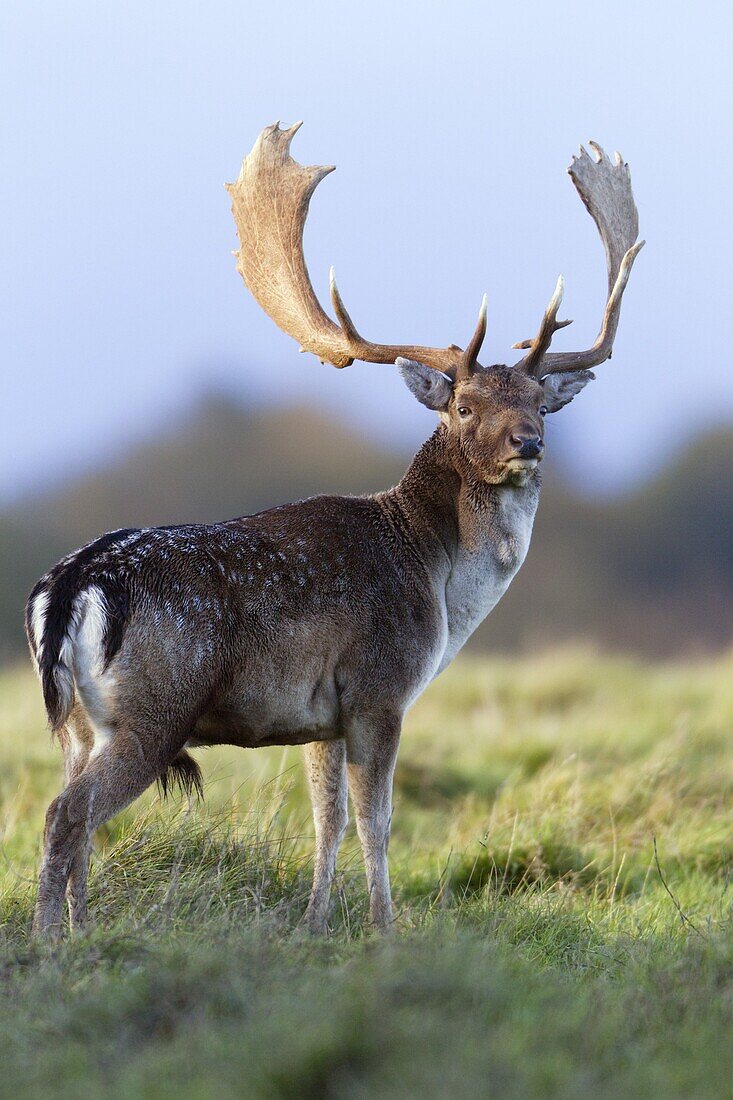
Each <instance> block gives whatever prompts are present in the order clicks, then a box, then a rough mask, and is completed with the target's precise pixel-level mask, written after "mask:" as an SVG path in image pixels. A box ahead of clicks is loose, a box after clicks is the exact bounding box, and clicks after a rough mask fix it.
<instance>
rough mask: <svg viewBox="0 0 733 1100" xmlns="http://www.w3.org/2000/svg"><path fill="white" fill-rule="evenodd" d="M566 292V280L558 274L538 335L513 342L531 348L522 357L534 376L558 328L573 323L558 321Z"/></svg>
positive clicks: (526, 368) (515, 346)
mask: <svg viewBox="0 0 733 1100" xmlns="http://www.w3.org/2000/svg"><path fill="white" fill-rule="evenodd" d="M564 293H565V280H564V279H563V277H562V275H558V277H557V283H556V284H555V290H554V292H553V295H552V297H551V298H550V301H549V302H548V304H547V309H546V310H545V315H544V317H543V318H542V324H541V325H540V327H539V330H538V332H537V335H536V336H535V337H534V339H532V340H522V342H521V343H520V344H512V347H514V348H529V349H530V351H529V355H525V357H524V359H522V361H521V366H522V367H523V369H524V370H526V372H527V374H531V375H532V376H533V377H539V374H538V371H539V369H540V367H541V363H542V359H543V357H544V355H545V354H546V353H547V349H548V348H549V346H550V344H551V343H552V337H553V336H554V335H555V333H556V332H557V330H558V329H560V328H566V327H567V326H568V325H572V323H573V322H572V321H571V320H567V321H558V319H557V311H558V310H559V308H560V305H561V303H562V298H563V294H564Z"/></svg>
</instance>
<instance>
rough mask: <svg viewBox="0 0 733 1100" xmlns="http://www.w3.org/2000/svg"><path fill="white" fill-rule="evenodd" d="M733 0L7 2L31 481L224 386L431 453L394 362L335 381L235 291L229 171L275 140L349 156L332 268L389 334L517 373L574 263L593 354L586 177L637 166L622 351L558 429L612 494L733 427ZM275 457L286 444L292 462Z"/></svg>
mask: <svg viewBox="0 0 733 1100" xmlns="http://www.w3.org/2000/svg"><path fill="white" fill-rule="evenodd" d="M732 29H733V7H731V5H730V4H729V3H723V2H712V3H704V2H703V3H700V4H696V5H689V4H686V3H678V2H673V3H661V2H660V3H639V2H638V0H637V2H636V3H630V2H627V0H619V2H616V3H614V4H613V5H607V4H603V5H601V4H591V3H588V2H587V0H585V2H582V3H578V2H575V0H569V2H568V0H566V2H565V3H564V4H562V5H556V4H548V3H533V2H527V0H525V2H524V3H522V4H521V5H519V4H507V3H504V4H501V5H499V4H495V3H479V2H468V0H466V2H456V0H454V2H452V3H450V4H448V3H430V2H427V3H426V2H423V3H419V4H418V3H413V2H396V0H391V2H385V0H371V2H369V3H364V4H348V3H344V2H341V3H323V2H313V0H310V2H308V3H302V2H301V3H291V2H288V3H276V2H271V3H267V4H264V3H257V4H251V3H248V2H247V0H239V2H238V3H231V2H229V0H209V2H207V3H206V4H204V3H198V4H194V3H184V2H180V0H177V2H176V3H173V2H170V0H164V2H155V0H144V2H141V0H126V2H125V3H124V4H113V5H112V4H110V5H102V4H99V3H98V2H96V3H92V2H88V3H80V2H75V0H62V2H33V0H22V2H21V0H8V2H6V3H4V4H3V5H2V10H1V11H0V49H1V51H2V58H0V91H1V92H2V100H1V102H2V118H1V126H2V132H1V137H2V148H3V154H4V168H3V172H2V175H1V176H0V199H1V205H0V209H1V210H2V218H3V262H2V301H3V311H2V312H3V338H2V344H3V351H4V356H3V357H4V371H3V374H4V382H3V389H2V394H3V403H2V413H1V415H2V431H1V432H0V447H2V456H1V458H0V496H3V497H4V498H5V499H7V498H8V497H10V496H12V495H16V494H17V493H18V492H19V491H21V490H23V489H24V488H27V487H32V486H35V487H37V486H39V485H43V484H44V483H45V482H46V481H48V480H49V479H54V480H57V479H58V478H59V477H61V476H63V475H64V474H65V473H71V472H73V471H75V470H79V469H83V468H84V467H85V465H88V464H90V463H92V462H94V461H98V460H99V458H100V457H101V456H103V455H105V454H106V453H108V452H110V451H114V450H117V449H119V448H120V447H121V446H123V445H124V444H125V442H126V441H127V440H129V439H130V438H139V437H141V436H143V435H144V434H145V433H146V432H149V431H150V430H152V428H153V427H154V426H155V425H156V424H157V423H158V422H160V421H161V420H162V419H164V418H165V417H171V416H172V415H174V414H175V413H176V411H177V410H179V409H180V408H181V407H182V406H186V405H187V404H189V403H190V402H191V401H192V400H193V399H194V397H195V395H196V394H197V393H200V392H201V391H202V390H204V389H206V388H207V387H216V388H226V389H229V390H231V391H232V392H234V393H236V394H240V395H241V396H242V397H243V398H244V399H245V400H247V401H248V402H250V403H251V404H252V405H253V407H256V406H258V405H260V406H263V407H265V408H272V407H274V406H276V405H278V404H280V403H282V402H285V401H287V400H303V399H308V400H311V401H312V402H314V403H316V404H317V405H319V406H320V407H321V408H322V409H325V410H326V411H327V413H328V415H329V416H331V417H333V418H335V419H336V420H337V421H338V420H342V419H346V420H347V421H348V422H350V423H352V424H353V425H354V430H355V431H358V430H364V431H367V432H369V433H372V434H373V435H375V437H376V438H378V439H379V438H382V439H385V440H387V441H389V442H390V443H391V445H393V446H397V447H399V448H400V449H402V450H405V451H407V450H408V449H409V448H411V447H413V446H414V445H416V444H418V443H419V441H420V440H421V439H422V438H424V437H425V436H427V435H428V434H429V432H430V431H431V430H432V425H433V423H434V417H433V414H430V413H428V412H427V411H426V410H424V409H422V408H421V407H420V406H419V405H417V403H416V402H415V401H414V399H413V398H411V397H410V395H409V394H408V392H407V391H406V390H405V389H404V387H403V385H402V383H401V382H400V380H399V378H398V377H397V372H396V371H395V370H394V369H392V368H389V367H384V366H376V365H355V366H353V367H351V368H349V369H348V370H344V371H336V370H334V369H333V368H331V367H328V366H321V365H320V364H319V363H318V362H317V360H315V359H314V358H313V357H309V356H304V355H300V354H299V353H298V349H297V346H296V345H295V343H294V342H293V341H292V340H290V339H289V338H288V337H286V336H284V335H283V334H281V333H279V332H278V331H277V329H276V328H275V326H274V325H273V324H272V322H271V321H270V320H269V319H268V318H267V317H266V316H265V315H264V314H263V313H261V311H260V310H259V307H258V306H257V305H256V303H255V302H254V301H253V300H252V299H251V298H250V297H249V295H248V294H247V293H246V291H245V289H244V286H243V284H242V283H241V280H240V278H239V276H238V275H237V274H236V271H235V265H234V260H233V258H232V256H231V251H232V249H233V248H234V247H235V246H236V240H235V235H234V227H233V222H232V219H231V214H230V210H229V200H228V196H227V194H226V192H225V191H224V187H223V184H224V182H225V181H227V180H232V179H234V178H236V175H237V172H238V169H239V165H240V162H241V159H242V157H243V155H244V154H245V153H247V152H248V151H249V149H250V148H251V146H252V144H253V142H254V139H255V138H256V136H257V134H258V132H259V131H260V130H261V129H262V127H263V126H265V125H267V124H268V123H270V122H272V121H274V120H275V119H278V118H279V119H282V121H283V124H290V123H291V122H293V121H295V120H296V119H299V118H302V119H304V120H305V125H304V126H303V129H302V130H301V132H300V133H299V134H298V136H297V137H296V139H295V142H294V145H293V150H292V152H293V155H294V156H295V157H296V159H298V160H300V161H302V162H304V163H320V164H329V163H333V164H336V165H337V166H338V170H337V172H335V173H334V174H333V175H331V176H329V177H328V178H327V179H326V180H325V181H324V182H323V183H322V184H321V185H320V187H319V189H318V191H317V193H316V196H315V198H314V200H313V204H312V207H311V215H310V219H309V225H308V230H307V234H306V254H307V259H308V263H309V267H310V270H311V274H312V277H313V281H314V284H315V286H316V289H317V291H318V293H319V295H320V296H321V298H322V301H324V304H325V303H326V302H327V287H328V269H329V266H330V265H331V264H334V265H335V267H336V271H337V273H338V277H339V286H340V289H341V292H342V294H343V296H344V299H345V301H346V304H347V306H348V308H349V310H350V312H351V313H352V316H353V317H354V320H355V322H356V324H357V326H358V327H359V329H361V330H362V332H363V333H364V334H365V335H367V336H369V337H371V338H372V339H375V340H378V341H383V342H397V341H399V342H410V343H412V342H417V343H427V344H436V345H445V344H446V343H450V342H453V341H454V342H456V343H459V344H464V343H465V342H466V340H467V339H468V338H469V336H470V334H471V332H472V330H473V326H474V323H475V316H476V312H477V309H478V306H479V303H480V300H481V295H482V294H483V292H484V291H486V292H487V293H488V296H489V332H488V336H487V341H486V345H485V353H484V355H483V356H482V359H483V361H484V362H501V361H506V362H512V361H514V359H515V358H516V357H517V356H518V354H519V353H516V352H512V351H510V346H511V344H512V343H514V342H515V341H516V340H520V339H523V338H525V337H527V336H529V335H531V334H533V333H534V331H535V330H536V327H537V325H538V323H539V320H540V318H541V315H542V312H543V310H544V307H545V304H546V302H547V300H548V298H549V296H550V294H551V293H552V290H553V287H554V285H555V280H556V277H557V275H558V273H559V272H562V273H563V274H564V276H565V282H566V295H565V306H564V309H563V313H564V315H565V316H570V317H574V318H575V324H573V325H572V326H571V327H570V328H569V329H567V330H565V331H564V332H562V333H560V334H559V336H558V337H557V338H556V346H557V347H558V348H571V347H576V348H580V347H584V346H587V345H588V344H589V343H590V342H591V341H592V340H593V338H594V336H595V333H596V330H597V326H598V323H599V321H600V317H601V311H602V307H603V303H604V297H605V270H604V267H605V265H604V258H603V251H602V248H601V245H600V242H599V240H598V237H597V234H596V230H595V227H594V225H593V223H592V221H591V219H590V218H589V217H588V215H587V213H586V211H585V210H584V208H583V206H582V204H581V202H580V200H579V199H578V198H577V196H576V194H575V192H574V189H573V187H572V184H571V183H570V180H569V177H568V176H567V175H566V173H565V168H566V167H567V165H568V164H569V162H570V157H571V154H572V153H573V152H574V151H576V149H577V146H578V143H579V142H580V141H586V140H587V139H588V138H594V139H595V140H597V141H599V142H601V144H603V145H604V146H605V147H606V148H607V149H608V150H609V151H613V150H615V149H617V148H618V149H620V150H621V151H622V153H623V155H624V157H625V159H626V160H628V162H629V163H630V165H631V171H632V178H633V182H634V190H635V194H636V197H637V202H638V206H639V210H640V216H641V235H642V236H644V237H646V239H647V247H646V248H645V249H644V250H643V252H642V253H641V255H640V256H639V259H638V260H637V263H636V266H635V269H634V272H633V275H632V278H631V282H630V284H629V288H628V290H627V294H626V299H625V303H624V311H623V316H622V319H621V326H620V331H619V338H618V340H617V343H616V349H615V353H614V358H613V360H612V361H611V362H609V363H607V364H604V365H603V366H602V367H600V368H599V369H598V371H597V375H598V380H597V381H596V382H595V383H593V384H592V385H591V386H589V387H588V388H587V389H586V391H585V392H584V393H583V394H582V395H581V396H580V397H579V398H578V399H577V400H576V402H575V403H574V404H573V406H572V407H571V408H569V409H567V410H565V411H563V412H561V413H559V414H558V415H557V416H556V417H553V418H552V425H551V429H550V432H549V445H550V447H554V448H555V449H556V450H558V451H560V452H561V454H562V457H563V464H564V467H565V469H566V471H567V472H568V474H569V476H571V477H574V478H575V480H576V482H577V483H578V484H580V485H581V486H582V487H584V488H586V489H587V490H589V491H592V490H595V489H599V488H618V487H621V486H623V485H625V484H629V483H631V482H633V481H635V480H641V479H643V477H644V476H645V475H646V474H647V473H649V472H651V471H652V470H653V469H654V468H656V467H658V466H659V465H660V464H661V463H663V462H664V461H665V460H666V458H667V457H668V455H669V454H670V453H672V452H674V451H676V450H677V449H678V448H679V447H680V446H681V445H682V444H683V443H684V442H685V441H686V440H687V439H689V438H690V436H691V435H693V434H695V433H696V432H698V431H699V430H701V429H703V428H705V427H712V426H718V425H720V424H724V423H729V422H730V421H731V420H732V419H733V367H732V366H731V363H730V359H731V353H730V350H729V347H728V339H729V329H730V320H729V311H730V306H729V303H730V297H731V291H730V284H729V280H730V274H729V273H730V257H731V255H733V248H732V243H733V242H732V241H731V227H730V223H731V214H730V181H731V179H733V145H732V142H731V124H730V115H731V106H732V104H731V77H730V50H731V31H732ZM265 458H266V456H263V460H264V459H265Z"/></svg>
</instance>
